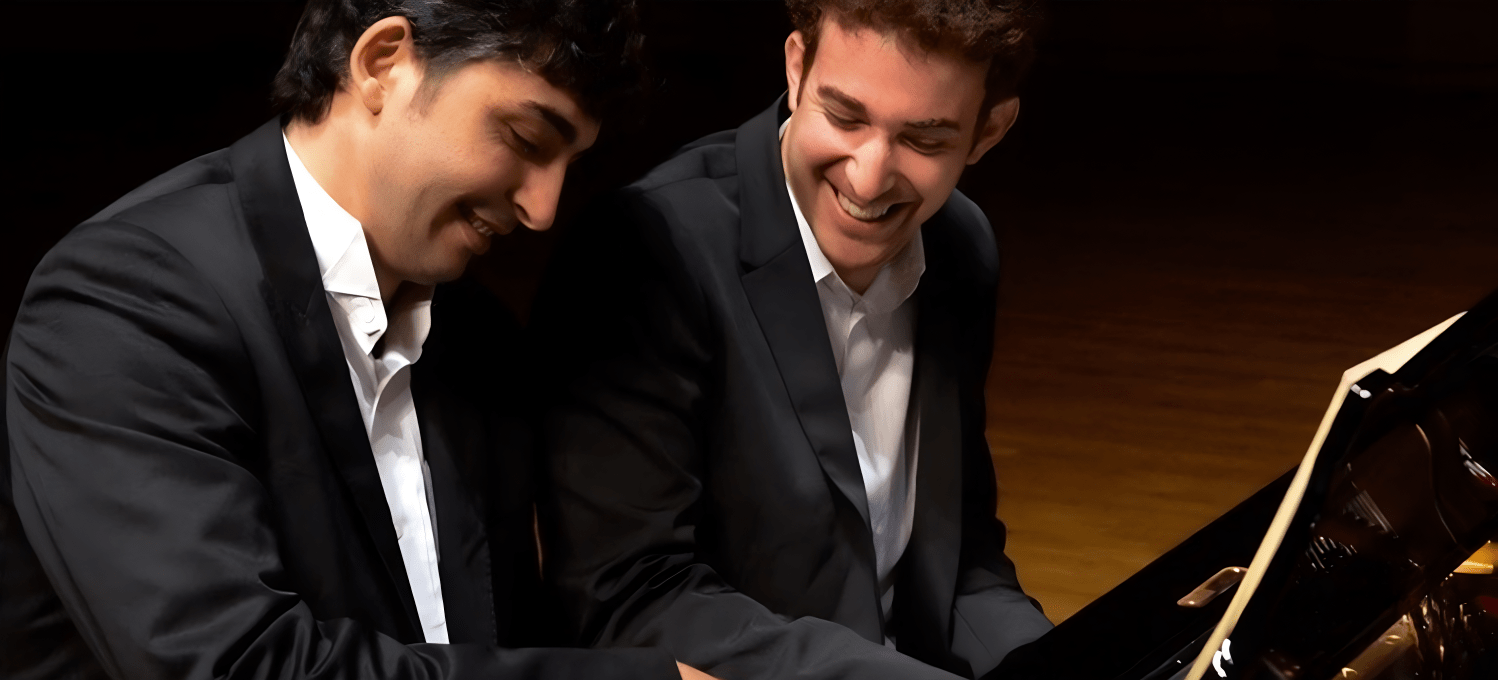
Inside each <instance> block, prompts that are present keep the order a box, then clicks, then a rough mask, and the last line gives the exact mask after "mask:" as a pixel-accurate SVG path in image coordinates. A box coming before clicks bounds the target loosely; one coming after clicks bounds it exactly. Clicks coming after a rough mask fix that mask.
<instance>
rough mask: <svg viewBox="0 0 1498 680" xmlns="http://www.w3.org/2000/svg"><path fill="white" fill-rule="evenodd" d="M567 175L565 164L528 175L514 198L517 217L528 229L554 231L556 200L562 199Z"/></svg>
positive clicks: (531, 171) (549, 166)
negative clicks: (563, 183) (552, 227)
mask: <svg viewBox="0 0 1498 680" xmlns="http://www.w3.org/2000/svg"><path fill="white" fill-rule="evenodd" d="M566 176H567V164H566V163H550V164H548V165H546V166H544V167H540V168H532V169H531V170H530V171H529V172H527V173H526V175H525V180H524V181H523V182H521V184H520V188H519V189H516V190H515V194H514V197H513V199H512V200H513V201H514V205H515V215H516V217H517V218H519V220H520V223H521V224H523V225H525V228H526V229H530V230H531V231H546V230H547V229H550V228H551V223H552V221H553V220H555V219H556V217H557V201H558V200H560V198H561V195H562V181H563V180H564V179H565V178H566Z"/></svg>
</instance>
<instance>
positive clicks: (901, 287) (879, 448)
mask: <svg viewBox="0 0 1498 680" xmlns="http://www.w3.org/2000/svg"><path fill="white" fill-rule="evenodd" d="M786 193H789V194H790V196H791V209H792V210H793V211H794V212H795V213H796V224H797V225H798V226H800V228H801V242H802V244H803V245H805V246H806V258H807V260H809V261H810V262H811V275H812V278H813V279H814V280H816V282H817V295H818V297H820V298H821V300H822V317H823V318H824V319H825V320H826V321H827V336H828V339H829V340H831V341H832V356H833V358H834V359H835V360H836V361H837V373H838V376H839V377H840V378H841V379H842V386H843V400H844V401H845V402H846V403H847V405H848V421H849V423H850V424H851V425H852V426H853V446H854V448H855V449H857V451H858V466H859V468H860V469H861V470H862V472H863V487H864V493H865V494H866V495H867V496H868V501H869V528H870V529H871V530H872V531H873V534H874V560H875V568H876V570H877V571H878V575H879V589H880V605H881V606H882V607H883V609H884V617H885V620H886V621H887V620H889V617H890V605H891V604H892V603H893V602H894V594H895V588H894V581H895V579H894V569H895V564H896V563H898V562H899V561H900V555H901V554H903V553H904V552H905V546H906V545H907V544H909V543H910V529H911V526H912V523H913V521H914V518H915V471H916V457H917V456H916V453H917V451H916V447H917V443H918V441H919V439H920V437H919V432H920V422H919V417H918V412H917V411H916V410H915V409H911V408H910V385H911V381H912V380H913V378H914V375H915V313H916V310H915V300H912V299H911V298H910V296H911V295H912V294H913V293H915V289H916V285H917V284H919V283H920V280H921V274H922V273H923V272H925V271H926V251H925V247H924V246H923V245H922V244H921V235H920V232H916V236H915V238H914V239H913V240H912V241H911V242H910V244H909V245H907V246H906V247H905V249H904V250H902V251H900V254H899V255H896V256H895V259H894V260H891V261H890V262H889V263H887V264H885V265H884V267H883V268H881V269H880V270H879V274H878V275H876V276H875V277H874V282H873V283H871V284H869V287H868V289H867V290H865V291H864V293H863V295H859V294H858V293H855V292H853V290H852V289H851V288H849V287H848V285H847V284H845V283H843V280H842V278H841V277H839V276H838V275H837V272H836V271H835V270H833V268H832V263H831V262H829V261H828V260H827V256H826V255H825V254H824V253H823V252H822V248H821V247H820V246H819V245H817V238H816V236H815V235H814V234H813V233H812V231H811V226H810V225H809V224H807V222H806V216H805V215H804V214H802V212H801V206H800V205H799V204H797V203H796V194H795V192H792V191H791V187H790V184H789V183H787V184H786ZM892 642H893V641H892V640H890V639H886V640H885V644H891V643H892Z"/></svg>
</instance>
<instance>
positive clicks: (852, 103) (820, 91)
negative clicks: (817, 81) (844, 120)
mask: <svg viewBox="0 0 1498 680" xmlns="http://www.w3.org/2000/svg"><path fill="white" fill-rule="evenodd" d="M817 95H818V96H820V97H821V98H823V99H830V100H832V101H833V102H834V103H836V104H837V105H838V106H841V107H843V108H845V109H847V110H848V113H851V114H853V115H855V116H867V115H868V114H869V112H868V109H865V108H864V106H863V102H860V101H858V100H857V99H854V98H852V97H850V96H848V94H847V93H845V92H843V91H842V90H839V89H837V88H835V87H833V86H831V85H819V86H817Z"/></svg>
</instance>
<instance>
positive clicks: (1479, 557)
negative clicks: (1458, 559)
mask: <svg viewBox="0 0 1498 680" xmlns="http://www.w3.org/2000/svg"><path fill="white" fill-rule="evenodd" d="M1494 563H1498V543H1491V542H1490V543H1488V544H1487V545H1485V546H1483V547H1481V548H1478V549H1477V552H1475V553H1472V556H1471V557H1468V558H1467V559H1466V560H1465V561H1463V562H1462V566H1460V567H1457V568H1456V571H1455V572H1452V573H1456V574H1478V575H1487V574H1491V573H1493V565H1494Z"/></svg>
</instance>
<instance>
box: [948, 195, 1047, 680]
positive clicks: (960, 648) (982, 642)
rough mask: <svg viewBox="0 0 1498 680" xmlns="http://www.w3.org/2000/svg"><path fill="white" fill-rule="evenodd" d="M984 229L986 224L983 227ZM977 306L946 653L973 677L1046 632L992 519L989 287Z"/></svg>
mask: <svg viewBox="0 0 1498 680" xmlns="http://www.w3.org/2000/svg"><path fill="white" fill-rule="evenodd" d="M983 224H984V226H985V227H986V226H987V221H986V220H985V221H984V222H983ZM975 297H976V298H977V299H978V300H979V304H978V306H977V309H978V310H980V311H978V312H977V313H975V314H973V315H971V316H969V317H968V318H970V319H974V320H976V321H975V324H976V325H975V327H973V328H972V329H971V331H970V332H968V333H964V334H963V337H966V338H969V339H971V342H973V344H972V345H970V346H969V347H967V348H966V350H967V351H966V354H967V356H969V357H972V359H971V361H972V366H971V369H970V370H967V371H965V372H964V373H965V374H966V375H967V376H969V377H968V378H967V379H966V380H965V381H964V383H963V385H962V388H961V389H962V391H963V394H962V398H961V403H962V410H963V413H962V428H963V430H964V431H963V433H962V440H963V463H962V464H963V470H962V483H963V492H962V497H963V508H962V513H963V518H962V526H963V532H962V533H963V536H962V552H961V557H960V559H959V562H958V574H957V593H956V597H955V598H954V599H953V601H952V653H953V654H954V655H956V656H958V657H959V658H962V659H964V660H966V661H967V662H968V663H969V664H970V665H971V666H972V669H973V675H974V677H979V678H981V677H983V676H984V675H986V674H987V673H989V672H990V671H991V670H993V669H994V668H996V667H997V666H998V665H999V662H1000V661H1002V660H1003V659H1004V657H1005V656H1007V655H1008V654H1009V653H1010V652H1011V651H1013V650H1014V649H1016V648H1017V647H1020V646H1021V645H1024V644H1026V643H1028V642H1030V641H1032V640H1035V639H1036V638H1039V637H1040V636H1042V635H1044V634H1045V633H1046V632H1048V631H1050V630H1051V628H1052V627H1053V625H1052V624H1051V622H1050V620H1049V619H1047V618H1046V617H1045V614H1044V613H1042V612H1041V609H1040V604H1039V603H1038V602H1036V601H1035V600H1034V599H1032V598H1030V597H1029V596H1028V595H1026V594H1025V593H1024V591H1023V590H1022V589H1021V588H1020V583H1019V577H1018V576H1017V575H1016V573H1015V568H1014V562H1012V561H1011V560H1010V559H1009V557H1008V556H1006V555H1005V554H1004V544H1005V533H1006V532H1005V528H1004V524H1003V522H1000V521H999V519H998V517H997V516H996V511H997V505H998V487H997V483H996V479H995V475H994V466H993V457H992V455H991V453H990V452H989V449H988V439H987V437H986V435H985V432H984V430H985V429H986V424H987V413H988V410H987V407H986V399H985V397H984V388H985V385H984V383H985V378H986V377H987V375H988V369H989V364H990V363H991V359H992V355H993V328H994V310H995V307H996V303H997V300H996V298H995V295H994V287H993V286H991V285H990V286H987V287H986V289H985V290H984V291H983V294H981V295H977V296H975Z"/></svg>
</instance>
